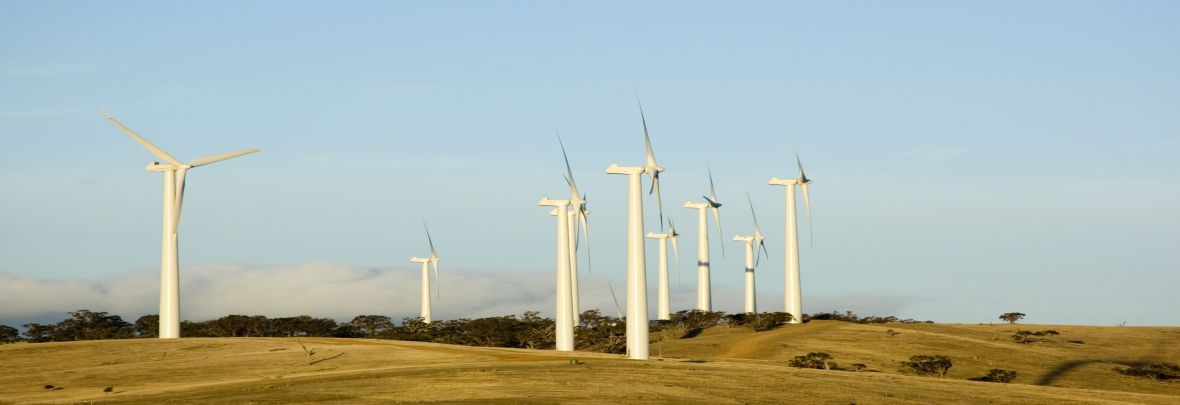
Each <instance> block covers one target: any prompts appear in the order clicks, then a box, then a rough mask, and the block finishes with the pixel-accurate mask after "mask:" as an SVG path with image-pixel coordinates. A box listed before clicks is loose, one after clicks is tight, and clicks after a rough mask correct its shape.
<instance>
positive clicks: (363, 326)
mask: <svg viewBox="0 0 1180 405" xmlns="http://www.w3.org/2000/svg"><path fill="white" fill-rule="evenodd" d="M68 315H69V317H68V318H66V319H64V320H62V321H60V322H57V323H52V324H40V323H28V324H24V325H23V326H24V328H25V332H24V336H23V337H22V336H20V334H18V331H17V329H16V328H13V327H10V326H4V325H0V342H5V343H8V342H16V341H28V342H31V343H40V342H62V341H76V340H96V339H132V338H154V337H156V336H157V333H158V331H159V317H158V316H157V315H144V316H141V317H139V318H138V319H136V320H135V322H127V321H125V320H123V318H121V317H120V316H118V315H111V314H109V313H107V312H97V311H91V310H88V309H79V310H77V311H74V312H69V313H68ZM671 318H672V319H670V320H653V321H651V323H650V324H649V330H650V331H651V332H652V333H653V336H657V337H654V339H667V338H671V339H681V338H688V337H692V336H695V335H696V334H699V333H700V332H701V331H702V330H704V329H707V328H710V327H713V326H719V325H721V326H727V327H743V328H748V329H751V330H753V331H765V330H770V329H774V328H777V327H779V326H781V325H784V324H786V323H788V322H790V321H791V320H792V318H791V315H790V314H788V313H783V312H774V313H759V314H726V313H724V312H710V311H698V310H685V311H680V312H676V313H674V314H672V317H671ZM803 318H804V319H803V320H804V321H809V320H812V319H836V320H843V321H849V322H862V323H866V322H898V321H897V318H895V317H883V318H882V317H865V318H861V317H859V316H857V315H856V314H854V313H852V312H845V313H837V312H832V313H817V314H812V315H804V317H803ZM900 322H916V321H913V320H908V319H907V320H904V321H900ZM180 329H181V336H184V337H301V336H307V337H340V338H375V339H394V340H410V341H422V342H435V343H446V344H456V345H467V346H492V347H514V348H528V349H549V348H553V347H555V343H556V330H555V328H554V321H553V319H551V318H545V317H542V316H541V315H540V313H539V312H536V311H528V312H525V313H524V314H521V315H520V316H517V315H507V316H496V317H487V318H474V319H469V318H462V319H455V320H446V321H435V322H432V323H426V322H424V321H423V320H422V319H421V318H403V319H402V320H401V323H400V324H397V323H395V322H394V320H393V319H392V318H390V317H389V316H385V315H358V316H356V317H354V318H353V319H352V320H351V321H349V322H343V323H340V322H337V321H335V320H333V319H330V318H316V317H312V316H309V315H299V316H293V317H280V318H269V317H266V316H263V315H238V314H234V315H226V316H223V317H221V318H217V319H211V320H207V321H201V322H192V321H184V322H181V324H180ZM657 334H658V335H657ZM575 342H576V344H577V346H576V349H577V350H583V351H596V352H604V353H624V352H625V351H626V320H625V319H623V318H616V317H611V316H607V315H604V314H602V313H601V312H600V311H598V310H589V311H585V312H583V313H582V314H581V318H580V324H579V325H578V327H577V328H575Z"/></svg>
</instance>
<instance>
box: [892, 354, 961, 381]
mask: <svg viewBox="0 0 1180 405" xmlns="http://www.w3.org/2000/svg"><path fill="white" fill-rule="evenodd" d="M901 365H902V369H901V371H902V372H908V373H913V374H918V375H925V376H938V378H942V377H945V376H946V373H947V371H949V370H950V369H951V366H952V363H951V358H950V357H947V356H943V355H918V356H911V357H910V360H909V361H903V362H901Z"/></svg>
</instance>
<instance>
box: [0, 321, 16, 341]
mask: <svg viewBox="0 0 1180 405" xmlns="http://www.w3.org/2000/svg"><path fill="white" fill-rule="evenodd" d="M16 341H20V331H17V330H16V328H14V327H11V326H8V325H0V343H12V342H16Z"/></svg>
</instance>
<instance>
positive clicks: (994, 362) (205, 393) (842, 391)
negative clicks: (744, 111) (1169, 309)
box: [0, 321, 1180, 404]
mask: <svg viewBox="0 0 1180 405" xmlns="http://www.w3.org/2000/svg"><path fill="white" fill-rule="evenodd" d="M1017 328H1019V329H1021V330H1045V329H1054V330H1057V331H1059V332H1060V333H1061V334H1060V335H1058V336H1053V337H1052V339H1053V341H1048V342H1037V343H1029V344H1018V343H1013V342H1012V340H1011V339H1010V338H1009V336H1010V335H1012V333H1014V332H1015V331H1016V330H1017ZM890 329H892V330H893V331H894V332H895V333H888V332H887V331H888V330H890ZM898 332H899V333H898ZM653 339H654V342H653V344H652V354H653V356H654V355H657V354H660V353H661V352H662V354H663V356H664V358H663V359H656V360H651V361H630V360H625V359H622V358H621V357H620V356H615V355H605V354H597V353H575V354H563V355H559V354H557V353H556V352H553V351H540V350H523V349H501V348H478V347H463V346H450V345H440V344H433V343H417V342H401V341H385V340H368V339H326V338H311V339H294V338H205V339H178V340H170V341H160V340H147V339H141V340H115V341H90V342H68V343H41V344H11V345H4V346H0V370H3V373H2V374H0V403H5V404H6V403H74V402H87V401H93V402H95V403H201V404H207V403H258V404H268V403H270V404H282V403H301V402H323V403H341V404H344V403H384V402H393V401H411V402H418V401H423V402H448V403H449V402H501V403H519V402H533V403H553V402H564V403H569V402H594V403H603V402H607V403H618V402H668V403H686V402H687V403H774V402H780V403H781V402H792V403H843V404H847V403H853V402H855V403H862V404H873V403H951V402H955V403H962V402H969V403H1111V402H1125V403H1156V404H1174V403H1180V383H1169V382H1157V381H1150V380H1141V379H1135V378H1131V377H1125V376H1122V375H1119V374H1117V373H1115V372H1113V371H1112V369H1113V368H1114V367H1117V366H1119V364H1120V363H1125V362H1134V361H1145V360H1147V361H1153V362H1156V361H1168V362H1173V363H1180V328H1131V327H1083V326H1044V325H1015V326H1010V325H939V324H883V325H861V324H851V323H845V322H838V321H815V322H810V323H808V324H804V325H791V326H787V327H783V328H780V329H777V330H773V331H768V332H758V333H754V332H749V331H747V330H744V329H736V328H734V329H729V328H724V327H715V328H711V329H708V330H705V331H703V333H700V334H699V335H697V336H695V337H692V338H688V339H668V340H661V339H660V336H657V335H653ZM1069 341H1081V342H1082V343H1070V342H1069ZM816 351H823V352H826V353H829V354H831V355H832V356H833V357H834V359H835V360H836V361H837V362H838V363H840V365H842V366H845V365H850V364H852V363H863V364H865V365H867V366H868V369H869V370H873V371H877V372H851V371H829V370H811V369H798V368H791V367H787V366H785V362H786V361H787V360H788V359H790V358H791V357H794V356H796V355H802V354H806V353H808V352H816ZM309 352H310V353H313V354H310V355H309V354H308V353H309ZM915 354H943V355H947V356H950V357H951V358H952V359H953V360H954V367H952V368H951V370H950V373H949V374H948V376H947V377H946V378H945V379H939V378H930V377H918V376H909V375H903V374H900V373H898V371H897V368H898V367H897V364H898V362H899V361H901V360H905V359H906V358H908V357H909V356H910V355H915ZM571 359H577V360H578V363H579V364H571V361H570V360H571ZM991 368H1004V369H1009V370H1016V371H1018V372H1019V373H1020V374H1019V377H1018V378H1017V379H1016V381H1015V382H1014V383H1013V384H996V383H984V382H974V381H967V380H966V378H968V377H975V376H980V375H983V374H985V373H986V372H987V370H988V369H991ZM46 385H53V387H54V388H51V389H46V388H45V386H46ZM107 387H111V392H110V393H106V392H104V388H107Z"/></svg>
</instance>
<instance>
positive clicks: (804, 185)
mask: <svg viewBox="0 0 1180 405" xmlns="http://www.w3.org/2000/svg"><path fill="white" fill-rule="evenodd" d="M808 184H809V183H799V188H800V189H802V190H803V205H804V206H806V207H807V237H808V239H810V240H811V246H815V229H814V228H812V224H811V196H809V195H808V194H807V186H808Z"/></svg>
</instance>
